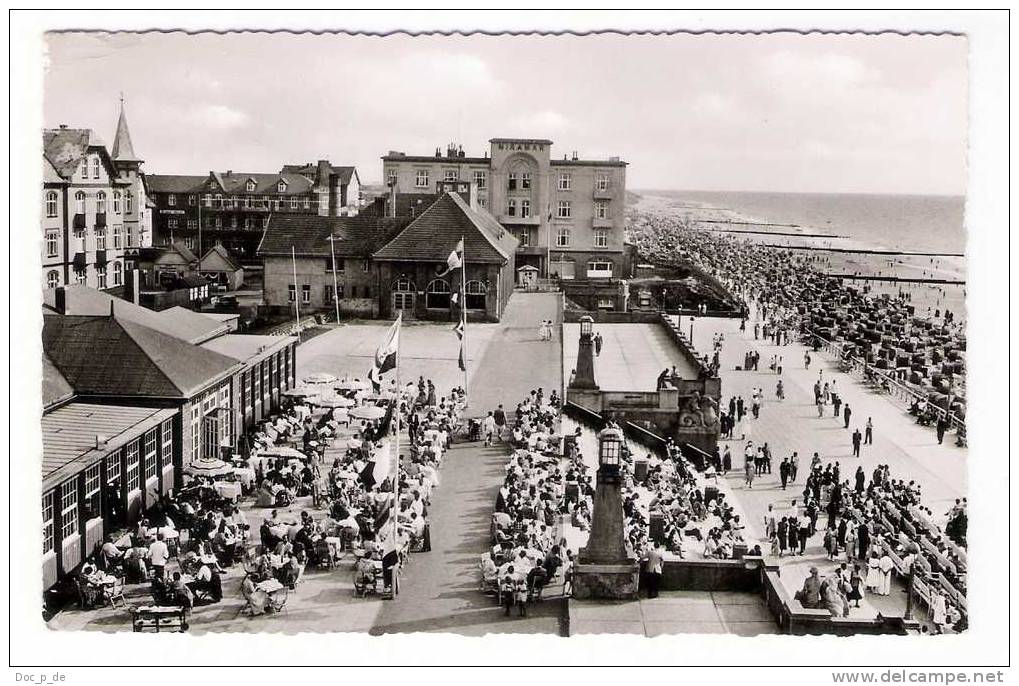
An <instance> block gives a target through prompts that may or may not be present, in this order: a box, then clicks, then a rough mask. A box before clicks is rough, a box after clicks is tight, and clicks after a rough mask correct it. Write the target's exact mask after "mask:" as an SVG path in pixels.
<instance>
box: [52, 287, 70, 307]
mask: <svg viewBox="0 0 1019 686" xmlns="http://www.w3.org/2000/svg"><path fill="white" fill-rule="evenodd" d="M53 309H55V310H56V311H57V312H59V313H60V314H67V289H66V288H65V287H64V286H57V288H56V289H55V290H54V291H53Z"/></svg>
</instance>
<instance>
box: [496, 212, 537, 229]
mask: <svg viewBox="0 0 1019 686" xmlns="http://www.w3.org/2000/svg"><path fill="white" fill-rule="evenodd" d="M499 223H500V224H504V225H506V224H510V225H516V226H538V225H539V224H541V219H540V217H538V216H537V215H534V214H532V215H531V216H529V217H521V216H520V215H510V214H505V213H502V214H500V215H499Z"/></svg>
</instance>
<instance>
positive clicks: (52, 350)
mask: <svg viewBox="0 0 1019 686" xmlns="http://www.w3.org/2000/svg"><path fill="white" fill-rule="evenodd" d="M42 339H43V349H44V350H45V351H46V352H47V354H48V355H49V356H50V358H51V359H52V360H53V364H54V365H56V367H57V368H58V369H59V370H60V372H61V373H62V374H63V375H64V377H65V378H66V379H67V381H68V382H69V383H70V384H71V386H72V387H73V388H74V390H75V392H76V393H77V394H79V395H88V396H134V397H159V398H189V397H191V396H193V395H195V394H196V393H197V392H198V391H200V390H202V389H203V388H205V387H206V386H208V385H209V384H211V383H213V382H215V381H217V380H219V379H220V378H222V377H223V376H225V375H226V374H228V373H229V372H230V371H232V370H233V368H234V367H235V366H236V363H235V361H234V360H233V359H231V358H229V357H226V356H225V355H220V354H219V353H215V352H212V351H210V350H205V349H203V348H200V347H198V346H196V345H191V344H190V343H187V342H185V341H182V340H180V339H179V338H175V337H173V336H170V335H167V334H165V333H161V332H159V331H156V330H155V329H150V328H148V327H146V326H142V325H141V324H137V323H135V322H131V321H128V320H126V319H120V318H117V317H111V316H105V317H88V316H76V315H68V316H63V317H57V316H49V317H44V318H43V332H42Z"/></svg>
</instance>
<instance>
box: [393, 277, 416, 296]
mask: <svg viewBox="0 0 1019 686" xmlns="http://www.w3.org/2000/svg"><path fill="white" fill-rule="evenodd" d="M393 290H394V291H397V292H399V293H413V292H414V291H415V290H417V289H416V288H414V282H413V281H411V280H410V279H408V278H407V277H405V276H401V277H400V278H399V279H397V280H396V285H395V286H393Z"/></svg>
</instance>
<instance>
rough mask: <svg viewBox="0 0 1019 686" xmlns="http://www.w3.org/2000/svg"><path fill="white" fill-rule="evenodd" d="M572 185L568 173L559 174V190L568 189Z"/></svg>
mask: <svg viewBox="0 0 1019 686" xmlns="http://www.w3.org/2000/svg"><path fill="white" fill-rule="evenodd" d="M572 185H573V179H572V178H571V177H570V175H569V174H560V175H559V190H561V191H568V190H570V188H571V187H572Z"/></svg>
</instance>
